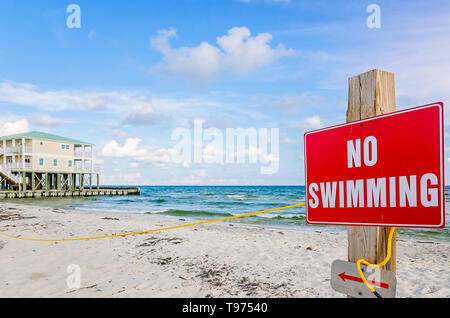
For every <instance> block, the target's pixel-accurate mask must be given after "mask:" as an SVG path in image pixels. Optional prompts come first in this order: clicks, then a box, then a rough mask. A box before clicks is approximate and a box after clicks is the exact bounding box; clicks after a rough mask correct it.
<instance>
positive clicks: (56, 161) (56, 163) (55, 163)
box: [53, 159, 58, 167]
mask: <svg viewBox="0 0 450 318" xmlns="http://www.w3.org/2000/svg"><path fill="white" fill-rule="evenodd" d="M57 165H58V160H56V159H54V160H53V166H55V167H56V166H57Z"/></svg>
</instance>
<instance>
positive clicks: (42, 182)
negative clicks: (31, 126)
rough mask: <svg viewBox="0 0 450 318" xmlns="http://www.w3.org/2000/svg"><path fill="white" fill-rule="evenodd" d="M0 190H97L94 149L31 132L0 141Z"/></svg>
mask: <svg viewBox="0 0 450 318" xmlns="http://www.w3.org/2000/svg"><path fill="white" fill-rule="evenodd" d="M0 180H1V181H0V185H1V190H12V191H19V192H26V191H31V192H34V191H51V190H59V191H76V190H81V191H83V190H84V189H85V187H86V189H90V190H92V188H93V182H95V188H97V189H98V188H99V187H100V168H99V167H96V166H94V145H93V144H91V143H89V142H83V141H79V140H75V139H71V138H65V137H61V136H57V135H52V134H48V133H43V132H38V131H32V132H28V133H23V134H16V135H10V136H3V137H0Z"/></svg>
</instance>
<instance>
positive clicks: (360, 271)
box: [356, 227, 395, 298]
mask: <svg viewBox="0 0 450 318" xmlns="http://www.w3.org/2000/svg"><path fill="white" fill-rule="evenodd" d="M394 233H395V227H393V228H391V231H390V232H389V238H388V246H387V254H386V258H385V259H384V260H383V261H382V262H381V263H379V264H370V263H369V262H368V261H366V260H365V259H359V260H358V261H357V262H356V267H357V269H358V273H359V276H361V279H362V280H363V282H364V285H366V287H367V288H368V289H369V290H370V291H371V292H372V293H374V295H375V296H377V298H381V296H380V294H379V293H378V292H377V291H376V290H375V288H373V286H372V285H371V284H370V283H369V282H368V281H367V279H366V277H364V274H363V272H362V270H361V263H363V264H364V265H367V266H369V267H372V268H380V267H383V266H384V265H386V264H387V262H389V260H390V259H391V251H392V237H393V236H394Z"/></svg>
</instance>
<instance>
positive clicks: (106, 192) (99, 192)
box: [0, 187, 141, 199]
mask: <svg viewBox="0 0 450 318" xmlns="http://www.w3.org/2000/svg"><path fill="white" fill-rule="evenodd" d="M140 194H141V189H140V188H138V187H133V188H112V187H111V188H109V187H101V188H99V189H89V188H84V189H81V190H80V189H75V190H37V191H31V190H30V191H14V190H4V191H0V199H26V198H30V199H31V198H62V197H95V196H115V195H140Z"/></svg>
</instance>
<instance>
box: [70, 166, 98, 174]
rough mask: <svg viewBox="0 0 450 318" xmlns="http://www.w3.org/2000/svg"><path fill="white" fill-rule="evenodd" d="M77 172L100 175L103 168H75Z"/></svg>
mask: <svg viewBox="0 0 450 318" xmlns="http://www.w3.org/2000/svg"><path fill="white" fill-rule="evenodd" d="M74 171H75V172H77V173H100V172H101V168H100V167H96V166H94V167H91V166H89V167H84V168H83V167H75V169H74Z"/></svg>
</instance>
